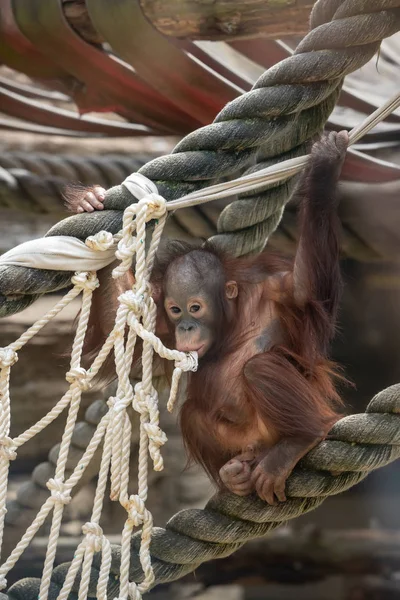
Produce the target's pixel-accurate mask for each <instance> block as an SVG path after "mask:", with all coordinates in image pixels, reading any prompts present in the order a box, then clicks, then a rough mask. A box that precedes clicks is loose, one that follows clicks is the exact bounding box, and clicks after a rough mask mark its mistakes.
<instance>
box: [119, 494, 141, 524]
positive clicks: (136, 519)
mask: <svg viewBox="0 0 400 600" xmlns="http://www.w3.org/2000/svg"><path fill="white" fill-rule="evenodd" d="M122 505H123V507H124V508H125V510H126V512H127V513H128V519H129V521H131V522H132V525H133V526H134V527H139V525H142V524H143V522H144V519H145V514H146V507H145V504H144V501H143V500H142V499H141V497H140V496H138V495H137V494H136V495H134V496H129V499H128V500H127V501H125V502H124V503H123V504H122Z"/></svg>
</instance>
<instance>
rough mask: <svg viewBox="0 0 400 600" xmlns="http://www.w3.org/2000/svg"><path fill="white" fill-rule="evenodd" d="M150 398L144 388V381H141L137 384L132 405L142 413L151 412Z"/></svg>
mask: <svg viewBox="0 0 400 600" xmlns="http://www.w3.org/2000/svg"><path fill="white" fill-rule="evenodd" d="M148 398H149V394H148V393H147V392H145V390H144V388H143V383H142V382H141V381H139V382H138V383H137V384H136V385H135V389H134V397H133V401H132V406H133V408H134V409H135V410H136V412H138V413H140V414H141V415H143V414H146V413H148V412H149V406H148Z"/></svg>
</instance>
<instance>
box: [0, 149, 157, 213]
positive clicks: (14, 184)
mask: <svg viewBox="0 0 400 600" xmlns="http://www.w3.org/2000/svg"><path fill="white" fill-rule="evenodd" d="M149 159H150V155H145V154H143V155H141V154H139V155H137V156H136V155H135V156H127V155H123V154H107V155H94V156H78V155H73V154H60V155H55V154H50V153H49V154H45V153H43V152H38V153H36V152H0V209H1V208H11V209H17V210H24V211H27V212H38V213H52V212H53V213H54V212H58V213H61V212H63V211H64V210H65V198H64V195H63V194H64V190H65V187H66V185H67V184H70V183H71V182H75V183H80V184H82V185H93V184H97V185H101V186H103V187H105V188H108V187H111V186H113V185H117V184H119V183H120V182H121V181H122V180H123V179H125V177H127V176H128V175H129V174H130V173H132V172H134V171H137V170H138V169H139V168H140V167H142V166H143V165H144V164H145V163H146V162H147V161H148V160H149Z"/></svg>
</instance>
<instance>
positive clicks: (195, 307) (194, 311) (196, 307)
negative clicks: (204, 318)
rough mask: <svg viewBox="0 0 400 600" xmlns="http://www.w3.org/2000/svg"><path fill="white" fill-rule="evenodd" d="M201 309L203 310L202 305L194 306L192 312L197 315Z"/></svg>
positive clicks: (191, 308)
mask: <svg viewBox="0 0 400 600" xmlns="http://www.w3.org/2000/svg"><path fill="white" fill-rule="evenodd" d="M200 308H201V306H200V304H192V306H191V307H190V312H191V313H197V312H199V310H200Z"/></svg>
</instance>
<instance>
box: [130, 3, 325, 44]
mask: <svg viewBox="0 0 400 600" xmlns="http://www.w3.org/2000/svg"><path fill="white" fill-rule="evenodd" d="M139 1H140V5H141V7H142V10H143V13H144V14H145V16H146V17H147V19H148V20H149V21H150V23H152V25H153V26H154V27H155V28H156V29H158V31H160V32H161V33H163V34H164V35H167V36H172V37H176V38H180V39H182V38H183V39H192V40H233V39H240V38H248V37H255V36H259V35H262V36H263V37H268V38H275V39H276V38H279V37H283V36H290V35H299V34H304V33H306V32H307V31H308V21H309V16H310V12H311V9H312V7H313V5H314V3H315V0H139Z"/></svg>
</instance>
